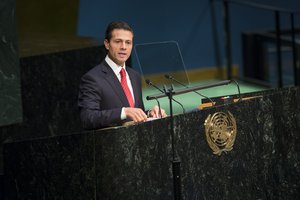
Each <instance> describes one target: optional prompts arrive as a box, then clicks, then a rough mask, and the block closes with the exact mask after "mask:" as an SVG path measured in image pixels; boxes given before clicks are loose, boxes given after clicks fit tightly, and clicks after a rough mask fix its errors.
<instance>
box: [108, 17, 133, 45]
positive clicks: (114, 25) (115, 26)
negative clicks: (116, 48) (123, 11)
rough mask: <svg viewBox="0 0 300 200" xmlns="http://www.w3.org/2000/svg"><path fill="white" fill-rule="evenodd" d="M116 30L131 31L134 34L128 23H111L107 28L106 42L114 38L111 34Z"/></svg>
mask: <svg viewBox="0 0 300 200" xmlns="http://www.w3.org/2000/svg"><path fill="white" fill-rule="evenodd" d="M114 29H123V30H127V31H130V32H131V33H132V34H133V30H132V28H131V27H130V26H129V25H128V24H127V23H126V22H123V21H113V22H111V23H109V24H108V26H107V28H106V31H105V39H106V40H108V41H109V40H110V39H111V37H112V35H111V33H112V31H113V30H114Z"/></svg>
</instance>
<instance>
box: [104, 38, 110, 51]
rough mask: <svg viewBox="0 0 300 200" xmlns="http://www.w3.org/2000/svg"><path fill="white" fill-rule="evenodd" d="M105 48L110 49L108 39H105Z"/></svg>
mask: <svg viewBox="0 0 300 200" xmlns="http://www.w3.org/2000/svg"><path fill="white" fill-rule="evenodd" d="M104 46H105V49H107V50H109V42H108V40H107V39H105V40H104Z"/></svg>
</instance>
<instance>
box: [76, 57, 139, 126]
mask: <svg viewBox="0 0 300 200" xmlns="http://www.w3.org/2000/svg"><path fill="white" fill-rule="evenodd" d="M126 71H127V73H128V75H129V77H130V80H131V84H132V88H133V93H134V99H135V107H137V108H141V109H143V110H144V103H143V99H142V88H141V77H140V75H139V73H138V72H136V71H134V70H133V69H131V68H129V67H127V68H126ZM78 107H79V110H80V118H81V121H82V125H83V128H84V129H99V128H104V127H108V126H114V125H120V124H121V123H122V120H121V118H120V116H121V110H122V107H129V103H128V101H127V98H126V95H125V93H124V91H123V88H122V86H121V83H120V81H119V80H118V78H117V76H116V75H115V73H114V72H113V70H112V69H111V68H110V67H109V65H108V64H107V63H106V61H105V60H104V61H103V62H102V63H101V64H100V65H97V66H96V67H94V68H93V69H91V70H90V71H88V72H87V73H86V74H85V75H83V76H82V78H81V82H80V87H79V96H78Z"/></svg>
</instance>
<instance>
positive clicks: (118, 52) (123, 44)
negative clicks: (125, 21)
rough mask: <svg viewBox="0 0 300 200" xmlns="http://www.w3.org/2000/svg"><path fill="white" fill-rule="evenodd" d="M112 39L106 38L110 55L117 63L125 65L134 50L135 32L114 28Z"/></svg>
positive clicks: (105, 41)
mask: <svg viewBox="0 0 300 200" xmlns="http://www.w3.org/2000/svg"><path fill="white" fill-rule="evenodd" d="M111 35H112V37H111V39H110V41H108V40H104V45H105V48H106V49H107V50H108V56H109V58H110V59H112V60H113V61H114V62H115V63H116V64H118V65H120V66H124V64H125V61H126V60H127V59H128V58H129V56H130V54H131V50H132V43H133V34H132V33H131V32H130V31H127V30H123V29H114V30H113V31H112V34H111Z"/></svg>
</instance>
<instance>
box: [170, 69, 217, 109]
mask: <svg viewBox="0 0 300 200" xmlns="http://www.w3.org/2000/svg"><path fill="white" fill-rule="evenodd" d="M165 77H166V78H167V79H170V80H172V81H175V82H176V83H178V84H180V85H182V86H183V87H185V88H189V87H188V86H187V85H185V84H183V83H182V82H180V81H178V80H177V79H175V78H174V77H173V76H171V75H169V74H165ZM193 92H195V93H196V94H198V95H200V96H201V97H204V98H206V99H208V100H209V101H210V102H211V103H212V105H213V106H214V105H215V102H213V100H212V99H211V98H209V97H208V96H205V95H203V94H200V93H199V92H197V91H196V90H193Z"/></svg>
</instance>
